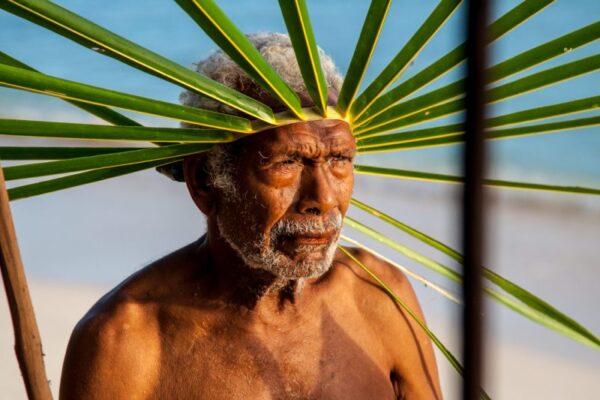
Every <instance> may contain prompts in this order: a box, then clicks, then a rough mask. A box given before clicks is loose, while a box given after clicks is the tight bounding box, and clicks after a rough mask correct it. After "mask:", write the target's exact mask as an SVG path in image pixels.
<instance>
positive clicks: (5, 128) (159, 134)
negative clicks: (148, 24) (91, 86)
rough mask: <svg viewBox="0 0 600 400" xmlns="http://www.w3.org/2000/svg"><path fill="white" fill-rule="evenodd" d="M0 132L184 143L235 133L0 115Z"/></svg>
mask: <svg viewBox="0 0 600 400" xmlns="http://www.w3.org/2000/svg"><path fill="white" fill-rule="evenodd" d="M0 135H9V136H31V137H46V138H62V139H84V140H119V141H122V140H127V141H142V142H183V143H216V142H230V141H232V140H234V139H235V138H236V137H237V136H236V135H235V134H233V133H231V132H228V131H223V130H214V129H191V128H154V127H144V126H106V125H94V124H76V123H65V122H46V121H29V120H18V119H0Z"/></svg>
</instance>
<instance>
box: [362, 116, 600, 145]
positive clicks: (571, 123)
mask: <svg viewBox="0 0 600 400" xmlns="http://www.w3.org/2000/svg"><path fill="white" fill-rule="evenodd" d="M598 125H600V117H589V118H580V119H574V120H567V121H560V122H551V123H547V124H539V125H527V126H520V127H515V128H509V129H497V130H491V131H488V132H487V137H486V139H487V140H497V139H510V138H515V137H520V136H530V135H537V134H542V133H551V132H561V131H565V130H574V129H581V128H589V127H591V126H598ZM463 128H464V126H463V125H462V124H455V125H447V126H441V127H436V128H430V129H422V130H418V131H412V133H411V132H408V131H407V132H406V133H407V134H410V135H409V136H413V137H414V136H415V135H423V136H424V137H426V136H427V135H431V136H432V137H433V138H425V139H417V140H410V139H409V140H408V141H407V142H399V143H396V144H390V145H381V146H378V147H368V148H359V152H360V153H377V152H386V151H399V150H414V149H423V148H428V147H436V146H448V145H453V144H461V143H464V140H465V138H464V135H463V133H462V131H463ZM389 136H392V135H389Z"/></svg>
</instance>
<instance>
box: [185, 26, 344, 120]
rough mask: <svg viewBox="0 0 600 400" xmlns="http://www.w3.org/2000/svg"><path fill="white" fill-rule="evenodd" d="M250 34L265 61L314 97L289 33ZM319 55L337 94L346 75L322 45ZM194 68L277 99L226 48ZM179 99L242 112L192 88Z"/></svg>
mask: <svg viewBox="0 0 600 400" xmlns="http://www.w3.org/2000/svg"><path fill="white" fill-rule="evenodd" d="M247 37H248V39H249V40H250V42H251V43H252V44H253V45H254V47H256V49H257V50H258V51H259V53H260V54H261V55H262V56H263V58H264V59H265V61H266V62H267V63H268V64H269V65H270V66H271V67H273V69H274V70H275V72H277V73H278V74H279V76H281V78H283V80H284V81H285V82H286V83H287V84H288V85H289V86H290V87H291V88H292V89H293V90H294V91H295V92H296V93H297V94H298V95H299V96H300V98H301V99H310V96H309V94H308V91H307V90H306V86H305V85H304V80H303V78H302V74H301V73H300V67H299V66H298V61H297V60H296V55H295V53H294V48H293V47H292V41H291V40H290V37H289V36H288V35H287V34H284V33H274V32H268V33H251V34H249V35H247ZM319 58H320V60H321V66H322V68H323V73H324V74H325V79H326V81H327V87H328V89H329V91H330V92H332V93H333V94H334V95H335V96H337V94H338V93H339V91H340V89H341V86H342V76H341V75H340V73H339V72H338V70H337V68H336V66H335V64H334V63H333V60H332V59H331V57H329V56H328V55H327V54H325V52H324V51H323V50H322V49H321V48H319ZM194 70H195V71H196V72H198V73H200V74H202V75H204V76H207V77H208V78H210V79H212V80H214V81H217V82H219V83H222V84H223V85H226V86H228V87H230V88H232V89H235V90H238V91H240V92H242V93H244V94H246V95H248V96H250V97H253V98H256V99H260V100H264V99H268V100H271V102H276V101H275V100H274V99H273V98H272V96H271V95H270V94H269V93H268V92H267V91H266V90H265V89H263V88H262V87H260V86H259V85H258V84H257V83H256V82H255V81H254V80H253V79H252V78H250V77H249V76H248V74H246V73H245V72H244V71H243V70H242V69H241V68H240V67H239V66H238V65H237V64H236V63H235V62H234V61H233V60H232V59H231V58H229V56H228V55H227V54H225V53H223V51H222V50H217V51H215V52H214V53H213V54H212V55H210V56H209V57H208V58H206V59H204V60H202V61H200V62H198V63H196V64H194ZM179 100H180V101H181V103H182V104H183V105H186V106H190V107H196V108H204V109H207V110H212V111H218V112H222V113H225V114H235V115H240V113H239V112H238V111H236V110H234V109H233V108H231V107H229V106H227V105H225V104H222V103H219V102H218V101H215V100H212V99H209V98H208V97H205V96H202V95H201V94H198V93H195V92H191V91H188V90H186V91H184V92H183V93H181V96H180V97H179Z"/></svg>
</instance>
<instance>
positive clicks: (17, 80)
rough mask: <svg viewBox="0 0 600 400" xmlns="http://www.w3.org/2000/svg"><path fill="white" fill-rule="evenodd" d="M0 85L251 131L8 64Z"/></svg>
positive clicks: (224, 119)
mask: <svg viewBox="0 0 600 400" xmlns="http://www.w3.org/2000/svg"><path fill="white" fill-rule="evenodd" d="M0 85H5V86H9V87H13V88H17V89H22V90H27V91H31V92H37V93H41V94H45V95H49V96H54V97H59V98H62V99H70V100H77V101H81V102H85V103H90V104H101V105H107V106H112V107H117V108H122V109H125V110H130V111H136V112H140V113H145V114H151V115H157V116H160V117H165V118H173V119H176V120H180V121H186V122H190V123H194V124H198V125H203V126H207V127H211V128H219V129H225V130H230V131H235V132H243V133H250V132H251V131H252V128H251V125H250V121H248V120H247V119H245V118H241V117H236V116H233V115H226V114H221V113H218V112H213V111H207V110H202V109H199V108H194V107H186V106H181V105H178V104H171V103H167V102H164V101H158V100H153V99H148V98H145V97H141V96H135V95H132V94H126V93H121V92H117V91H114V90H108V89H103V88H99V87H95V86H91V85H86V84H83V83H78V82H73V81H69V80H66V79H60V78H55V77H52V76H48V75H45V74H41V73H38V72H33V71H27V70H25V69H21V68H15V67H10V66H8V65H0Z"/></svg>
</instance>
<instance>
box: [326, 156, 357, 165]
mask: <svg viewBox="0 0 600 400" xmlns="http://www.w3.org/2000/svg"><path fill="white" fill-rule="evenodd" d="M351 161H352V158H351V157H348V156H343V155H334V156H331V157H329V162H331V163H345V162H351Z"/></svg>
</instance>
